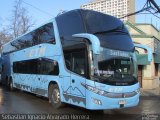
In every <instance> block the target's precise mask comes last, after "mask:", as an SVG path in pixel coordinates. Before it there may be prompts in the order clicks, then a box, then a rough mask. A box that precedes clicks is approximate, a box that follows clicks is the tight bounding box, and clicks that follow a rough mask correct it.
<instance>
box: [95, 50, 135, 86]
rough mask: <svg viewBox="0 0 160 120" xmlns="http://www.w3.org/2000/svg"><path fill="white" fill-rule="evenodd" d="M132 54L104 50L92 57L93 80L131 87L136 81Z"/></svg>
mask: <svg viewBox="0 0 160 120" xmlns="http://www.w3.org/2000/svg"><path fill="white" fill-rule="evenodd" d="M134 63H135V62H134V58H133V55H132V53H129V52H123V51H118V50H110V49H106V48H105V49H104V50H103V51H102V52H101V54H100V55H94V67H93V68H94V71H93V79H94V80H97V81H99V82H102V83H106V84H109V85H119V86H120V85H132V84H135V83H136V82H137V80H136V75H135V73H136V65H135V64H134Z"/></svg>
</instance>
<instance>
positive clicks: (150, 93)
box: [140, 87, 160, 96]
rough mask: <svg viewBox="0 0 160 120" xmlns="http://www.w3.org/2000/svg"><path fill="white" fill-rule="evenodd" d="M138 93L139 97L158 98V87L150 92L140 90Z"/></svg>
mask: <svg viewBox="0 0 160 120" xmlns="http://www.w3.org/2000/svg"><path fill="white" fill-rule="evenodd" d="M140 91H141V96H160V87H159V88H156V89H150V90H145V89H140Z"/></svg>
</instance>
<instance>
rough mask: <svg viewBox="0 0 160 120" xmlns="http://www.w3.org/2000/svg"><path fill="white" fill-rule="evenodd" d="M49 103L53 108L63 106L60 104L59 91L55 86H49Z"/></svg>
mask: <svg viewBox="0 0 160 120" xmlns="http://www.w3.org/2000/svg"><path fill="white" fill-rule="evenodd" d="M49 102H50V103H51V104H52V106H53V107H54V108H60V107H62V106H63V103H62V102H61V96H60V90H59V87H58V85H57V84H51V85H50V86H49Z"/></svg>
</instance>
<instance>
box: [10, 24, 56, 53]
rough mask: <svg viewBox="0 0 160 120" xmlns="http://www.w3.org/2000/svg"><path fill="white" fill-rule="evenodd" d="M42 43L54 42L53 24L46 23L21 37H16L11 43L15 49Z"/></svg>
mask: <svg viewBox="0 0 160 120" xmlns="http://www.w3.org/2000/svg"><path fill="white" fill-rule="evenodd" d="M42 43H51V44H55V35H54V29H53V24H52V23H48V24H46V25H44V26H42V27H40V28H38V29H36V30H34V31H32V32H30V33H28V34H26V35H24V36H22V37H19V38H17V39H16V40H14V41H13V42H11V45H12V46H14V47H16V49H17V50H18V49H24V48H27V47H31V46H34V45H38V44H42Z"/></svg>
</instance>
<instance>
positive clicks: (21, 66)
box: [13, 58, 59, 75]
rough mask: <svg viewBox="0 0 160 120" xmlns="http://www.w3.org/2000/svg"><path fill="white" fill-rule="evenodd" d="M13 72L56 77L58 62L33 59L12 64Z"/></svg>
mask: <svg viewBox="0 0 160 120" xmlns="http://www.w3.org/2000/svg"><path fill="white" fill-rule="evenodd" d="M13 72H14V73H22V74H41V75H58V74H59V66H58V62H56V61H54V60H50V59H43V58H41V59H33V60H26V61H20V62H14V63H13Z"/></svg>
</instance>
